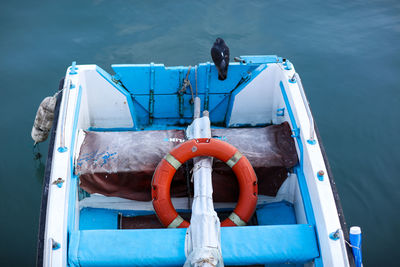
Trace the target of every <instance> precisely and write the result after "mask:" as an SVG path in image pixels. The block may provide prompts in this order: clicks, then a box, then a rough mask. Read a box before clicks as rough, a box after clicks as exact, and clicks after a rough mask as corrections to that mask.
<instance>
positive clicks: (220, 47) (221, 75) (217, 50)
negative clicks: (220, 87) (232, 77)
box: [211, 38, 229, 81]
mask: <svg viewBox="0 0 400 267" xmlns="http://www.w3.org/2000/svg"><path fill="white" fill-rule="evenodd" d="M211 57H212V59H213V61H214V64H215V67H217V70H218V79H219V80H221V81H223V80H225V79H226V77H227V75H228V66H229V47H228V46H227V45H226V43H225V41H224V40H223V39H222V38H217V39H216V40H215V43H214V45H213V47H212V48H211Z"/></svg>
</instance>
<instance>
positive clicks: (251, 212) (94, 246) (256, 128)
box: [38, 56, 354, 266]
mask: <svg viewBox="0 0 400 267" xmlns="http://www.w3.org/2000/svg"><path fill="white" fill-rule="evenodd" d="M112 68H113V70H114V72H115V75H111V74H109V73H107V72H106V71H104V70H103V69H101V68H100V67H98V66H96V65H76V64H75V63H73V64H72V66H71V67H69V68H68V70H67V72H66V76H65V79H64V80H63V82H62V86H61V89H62V93H61V94H59V96H58V103H57V106H56V117H55V121H56V123H55V124H54V129H53V132H52V135H51V141H50V148H49V159H48V162H47V167H46V179H45V187H44V194H43V201H42V214H41V223H40V231H39V246H38V265H39V266H153V265H157V266H182V265H183V264H186V266H192V265H193V266H223V265H224V264H225V265H227V266H232V265H242V266H249V265H251V266H253V265H256V266H257V265H265V266H302V265H305V266H350V265H353V264H354V260H353V258H352V257H353V256H352V253H351V251H350V250H349V249H348V246H347V245H346V239H347V238H348V230H347V226H346V224H345V221H344V217H343V212H342V209H341V205H340V202H339V198H338V196H337V193H336V189H335V183H334V181H333V177H332V174H331V172H330V169H329V164H328V162H327V159H326V156H325V153H324V149H323V147H322V144H321V140H320V138H319V135H318V132H317V129H316V127H315V125H314V120H313V117H312V114H311V111H310V108H309V105H308V102H307V99H306V96H305V93H304V89H303V86H302V84H301V80H300V77H299V75H298V74H297V73H296V71H295V69H294V67H293V65H292V64H291V63H290V62H289V61H288V60H285V59H282V58H281V57H277V56H242V57H241V60H240V62H232V63H230V65H229V71H228V77H227V79H226V80H224V81H220V80H218V79H217V77H218V75H217V70H216V68H215V66H214V64H211V63H203V64H199V65H197V66H195V67H183V66H178V67H165V66H164V65H163V64H153V63H151V64H137V65H113V66H112ZM201 114H202V115H201ZM199 156H214V157H216V158H219V160H218V159H215V160H214V161H212V160H211V159H210V158H208V157H199ZM186 159H193V160H189V161H186V163H185V162H183V161H185V160H186ZM246 160H247V161H246ZM223 161H224V162H225V163H226V164H224V163H223ZM245 161H246V162H245ZM157 166H158V167H157ZM156 168H157V171H156ZM230 168H232V169H233V171H234V173H235V174H236V176H237V177H236V176H235V174H234V173H233V172H232V170H230ZM211 169H212V170H213V171H211ZM253 169H254V171H253ZM174 174H175V176H174V179H173V181H172V185H171V181H170V179H172V176H171V175H174ZM153 175H154V177H153ZM211 177H212V179H211ZM152 178H153V180H152ZM169 186H171V188H169ZM170 199H171V201H170ZM172 205H173V206H172ZM192 207H193V212H191V208H192ZM176 212H178V213H176ZM178 214H179V215H178ZM189 222H190V225H191V226H190V228H188V229H189V230H188V229H187V228H185V227H187V226H188V225H189ZM220 222H221V225H222V227H220ZM225 226H232V227H225ZM182 227H183V228H182ZM185 262H186V263H185Z"/></svg>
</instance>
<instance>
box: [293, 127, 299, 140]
mask: <svg viewBox="0 0 400 267" xmlns="http://www.w3.org/2000/svg"><path fill="white" fill-rule="evenodd" d="M292 133H293V134H292V135H291V136H292V137H294V138H296V137H299V136H300V128H296V129H293V130H292Z"/></svg>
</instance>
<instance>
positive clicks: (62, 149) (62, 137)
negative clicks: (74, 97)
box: [58, 79, 71, 152]
mask: <svg viewBox="0 0 400 267" xmlns="http://www.w3.org/2000/svg"><path fill="white" fill-rule="evenodd" d="M70 87H71V79H68V80H67V82H66V83H65V86H64V88H63V91H65V95H64V97H63V99H64V101H63V102H64V103H63V109H62V117H61V125H60V146H59V147H58V151H59V152H65V151H67V148H66V146H65V120H66V117H67V109H68V102H69V101H68V100H69V89H70ZM65 89H66V90H65Z"/></svg>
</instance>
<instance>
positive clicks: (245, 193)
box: [151, 138, 258, 228]
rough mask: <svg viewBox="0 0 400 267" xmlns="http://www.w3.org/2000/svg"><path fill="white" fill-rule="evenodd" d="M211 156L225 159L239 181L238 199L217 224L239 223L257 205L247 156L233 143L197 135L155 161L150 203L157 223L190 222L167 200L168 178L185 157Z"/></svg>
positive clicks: (182, 224) (179, 225) (175, 224)
mask: <svg viewBox="0 0 400 267" xmlns="http://www.w3.org/2000/svg"><path fill="white" fill-rule="evenodd" d="M199 156H211V157H214V158H217V159H219V160H221V161H223V162H225V163H226V164H227V165H228V166H229V167H231V168H232V170H233V171H234V172H235V174H236V177H237V179H238V182H239V188H240V193H239V201H238V203H237V205H236V207H235V209H234V211H233V212H232V213H231V215H230V216H229V217H228V218H227V219H225V220H224V221H223V222H222V223H221V226H243V225H246V223H247V222H248V221H249V220H250V218H251V216H252V215H253V213H254V210H255V208H256V205H257V192H258V187H257V176H256V174H255V172H254V169H253V167H252V166H251V164H250V162H249V161H248V159H247V158H246V157H245V156H243V155H242V154H241V153H240V152H239V151H238V150H237V149H236V148H235V147H234V146H232V145H230V144H229V143H227V142H224V141H221V140H218V139H208V138H199V139H192V140H189V141H186V142H184V143H182V144H180V145H179V146H177V147H175V148H174V149H172V150H171V152H170V153H169V154H168V155H167V156H165V157H164V158H163V159H162V160H161V162H160V163H159V164H158V166H157V168H156V170H155V172H154V175H153V179H152V181H151V188H152V189H151V196H152V199H153V207H154V210H155V211H156V213H157V216H158V218H159V220H160V221H161V223H162V224H163V225H164V226H166V227H169V228H185V227H188V226H189V225H190V224H189V222H188V221H185V220H184V219H183V218H182V217H181V216H179V214H178V213H177V212H176V210H175V208H174V206H173V205H172V202H171V195H170V188H171V181H172V178H173V177H174V174H175V172H176V170H177V169H178V168H179V167H180V166H181V165H182V164H183V163H185V162H186V161H187V160H189V159H192V158H194V157H199Z"/></svg>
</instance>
